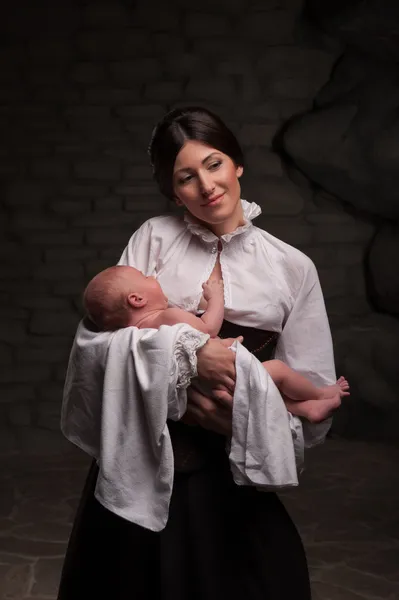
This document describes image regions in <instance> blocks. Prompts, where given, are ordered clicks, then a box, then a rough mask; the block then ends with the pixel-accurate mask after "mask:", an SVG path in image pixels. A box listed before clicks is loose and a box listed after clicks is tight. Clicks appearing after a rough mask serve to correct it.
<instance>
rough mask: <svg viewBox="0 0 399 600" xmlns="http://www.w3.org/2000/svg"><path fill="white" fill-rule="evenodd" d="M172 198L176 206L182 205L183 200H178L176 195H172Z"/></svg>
mask: <svg viewBox="0 0 399 600" xmlns="http://www.w3.org/2000/svg"><path fill="white" fill-rule="evenodd" d="M173 200H174V201H175V203H176V206H184V204H183V202H182V201H181V200H179V198H178V197H177V196H173Z"/></svg>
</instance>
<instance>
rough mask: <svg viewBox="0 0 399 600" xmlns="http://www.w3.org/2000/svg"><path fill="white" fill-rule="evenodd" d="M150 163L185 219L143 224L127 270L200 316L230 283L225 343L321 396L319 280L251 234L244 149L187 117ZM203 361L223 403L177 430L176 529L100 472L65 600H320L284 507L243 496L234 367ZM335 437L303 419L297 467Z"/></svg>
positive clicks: (193, 410)
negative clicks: (122, 495) (233, 466)
mask: <svg viewBox="0 0 399 600" xmlns="http://www.w3.org/2000/svg"><path fill="white" fill-rule="evenodd" d="M149 151H150V157H151V163H152V166H153V170H154V176H155V179H156V181H157V182H158V185H159V188H160V190H161V192H162V193H163V194H164V195H166V196H167V197H168V198H170V199H172V200H173V201H175V202H176V204H177V205H178V206H182V207H185V209H186V212H185V215H184V218H180V217H177V216H170V215H169V216H165V217H157V218H155V219H150V220H149V221H147V222H146V223H144V224H143V225H142V227H140V229H139V230H138V231H137V232H136V233H135V234H134V235H133V236H132V238H131V240H130V241H129V243H128V245H127V247H126V249H125V251H124V252H123V255H122V257H121V260H120V263H119V264H125V265H131V266H134V267H136V268H138V269H139V270H141V271H143V272H144V273H146V274H147V275H155V276H156V277H157V279H158V280H159V282H160V284H161V286H162V289H163V290H164V292H165V294H166V296H167V297H168V298H169V302H171V303H172V304H175V305H177V306H180V307H182V308H184V309H186V310H190V311H192V312H194V313H195V312H197V313H199V312H200V311H201V310H203V309H204V306H205V301H204V299H203V297H202V287H201V285H202V283H203V282H204V281H206V280H207V279H209V278H210V279H220V278H222V279H223V280H224V289H225V322H224V326H223V331H222V333H221V335H222V337H230V338H232V337H236V336H238V335H243V336H244V345H245V344H246V345H247V347H248V348H249V349H250V350H251V351H252V352H253V353H254V354H255V356H257V358H259V360H261V361H263V360H267V359H268V358H270V357H271V356H272V355H273V354H274V355H275V357H276V358H279V359H281V360H282V361H284V362H285V363H287V364H288V365H289V366H290V367H292V368H294V369H296V370H297V371H299V372H301V373H302V374H303V375H305V376H306V377H308V378H309V379H311V380H312V381H313V383H315V384H317V385H325V384H331V383H333V382H334V381H335V373H334V362H333V354H332V344H331V335H330V330H329V326H328V320H327V316H326V312H325V307H324V302H323V297H322V293H321V289H320V285H319V281H318V277H317V273H316V270H315V267H314V265H313V263H312V262H311V261H310V260H309V259H308V258H307V257H306V256H305V255H303V254H302V253H301V252H299V251H298V250H296V249H294V248H292V247H291V246H289V245H287V244H285V243H284V242H282V241H280V240H278V239H276V238H274V237H273V236H271V235H269V234H268V233H267V232H265V231H262V230H260V229H258V228H257V227H255V226H254V225H253V224H252V220H253V219H254V218H255V217H256V216H258V215H259V214H260V212H261V211H260V208H259V207H258V206H257V205H256V204H254V203H252V204H249V203H248V202H246V201H244V200H241V199H240V191H241V190H240V183H239V179H240V177H241V175H242V173H243V165H244V160H243V155H242V152H241V149H240V146H239V144H238V142H237V140H236V139H235V137H234V135H233V134H232V133H231V132H230V130H229V129H228V128H227V127H226V126H225V125H224V123H223V122H222V121H221V120H220V119H219V118H218V117H217V116H215V115H213V114H212V113H210V112H209V111H206V110H204V109H200V108H195V107H194V108H186V109H177V110H174V111H172V112H171V113H169V114H168V115H166V117H165V118H164V119H163V120H162V121H161V122H160V123H159V124H158V126H157V127H156V129H155V131H154V134H153V138H152V140H151V144H150V149H149ZM230 341H231V340H229V343H230ZM226 345H228V343H227V344H226ZM197 361H198V374H199V376H200V378H202V379H203V380H204V381H205V382H207V383H208V385H210V387H212V388H214V390H216V392H215V394H214V395H213V397H212V398H209V397H207V396H205V395H204V394H203V393H201V392H200V391H198V390H197V389H194V388H190V389H189V392H188V407H187V412H186V414H185V416H184V419H183V421H184V423H182V422H177V423H176V422H170V423H169V429H170V434H171V438H172V443H173V451H174V458H175V461H174V462H175V478H174V485H173V492H172V498H171V503H170V510H169V519H168V522H167V525H166V527H165V529H164V530H162V531H160V532H159V533H156V532H153V531H149V530H148V529H145V528H143V527H140V526H138V525H137V524H135V523H131V522H128V521H126V520H124V519H122V518H120V517H118V516H116V515H115V514H114V513H113V512H111V511H109V510H107V509H105V508H104V507H103V506H101V505H100V504H99V502H98V501H97V500H95V498H94V495H93V490H94V486H95V483H96V479H97V474H98V469H97V466H96V465H93V467H92V470H91V473H90V475H89V478H88V480H87V483H86V487H85V491H84V494H83V498H82V501H81V504H80V507H79V510H78V514H77V517H76V521H75V525H74V529H73V532H72V535H71V540H70V543H69V548H68V552H67V557H66V560H65V564H64V570H63V575H62V580H61V585H60V592H59V600H78V599H80V598H82V599H83V598H85V599H86V598H93V599H94V598H96V599H100V598H104V599H105V598H107V599H112V600H122V599H123V600H124V599H127V598H129V599H130V598H138V599H139V598H140V599H141V598H143V599H144V598H151V597H156V598H159V599H161V600H195V599H198V600H214V599H216V598H218V599H220V598H226V599H227V598H229V599H237V600H238V599H241V598H247V599H252V600H261V599H262V600H287V599H288V598H293V597H295V598H296V599H297V600H309V599H310V587H309V578H308V570H307V564H306V558H305V554H304V550H303V546H302V543H301V540H300V537H299V535H298V532H297V530H296V529H295V526H294V525H293V523H292V521H291V519H290V517H289V515H288V514H287V512H286V510H285V508H284V507H283V505H282V503H281V502H280V500H279V499H278V497H277V496H276V494H275V493H262V492H259V491H257V490H256V488H255V487H247V486H237V485H236V484H235V483H234V482H233V479H232V476H231V472H230V468H229V462H228V458H227V454H226V450H225V440H226V437H228V436H230V435H231V428H232V404H231V399H230V396H229V395H228V394H223V393H222V392H218V391H217V388H218V385H220V384H223V385H227V387H228V388H229V389H230V391H231V392H232V391H233V390H234V384H235V369H234V355H233V353H232V352H231V351H230V350H229V349H228V348H225V347H223V346H221V345H220V344H218V342H217V341H214V340H209V341H208V342H207V343H206V344H205V345H203V346H202V347H201V348H200V349H199V350H198V351H197ZM265 401H267V397H266V398H265ZM329 425H330V423H329V422H328V421H327V422H324V423H322V424H320V425H318V426H311V425H310V424H308V423H303V424H301V423H300V421H299V419H297V418H293V417H292V418H291V420H290V427H291V431H292V438H293V443H294V446H295V451H296V455H297V457H298V463H300V462H301V455H302V452H303V447H304V445H307V446H310V445H314V444H316V443H318V442H320V441H322V440H323V439H324V437H325V435H326V433H327V431H328V428H329Z"/></svg>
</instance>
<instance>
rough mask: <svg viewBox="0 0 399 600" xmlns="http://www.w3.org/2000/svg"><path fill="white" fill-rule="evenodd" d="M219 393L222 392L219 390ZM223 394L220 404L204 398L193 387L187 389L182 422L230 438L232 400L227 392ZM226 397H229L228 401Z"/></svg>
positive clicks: (217, 401)
mask: <svg viewBox="0 0 399 600" xmlns="http://www.w3.org/2000/svg"><path fill="white" fill-rule="evenodd" d="M216 393H217V392H215V394H216ZM220 393H223V392H222V391H221V390H220ZM224 394H225V395H224V398H223V401H222V402H220V401H219V400H213V399H212V398H208V397H207V396H204V395H203V394H202V393H201V392H199V391H198V390H196V389H195V388H193V387H189V388H188V390H187V411H186V413H185V415H184V417H183V418H182V421H183V422H184V423H186V424H187V425H200V426H201V427H204V429H209V430H210V431H214V432H215V433H219V434H221V435H225V436H226V437H231V427H232V419H233V399H232V397H231V395H229V394H228V393H227V392H225V393H224ZM228 397H230V400H229V399H228Z"/></svg>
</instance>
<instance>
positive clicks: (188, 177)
mask: <svg viewBox="0 0 399 600" xmlns="http://www.w3.org/2000/svg"><path fill="white" fill-rule="evenodd" d="M191 179H192V175H187V176H186V177H182V178H181V179H180V181H179V183H182V184H184V183H188V182H189V181H190V180H191Z"/></svg>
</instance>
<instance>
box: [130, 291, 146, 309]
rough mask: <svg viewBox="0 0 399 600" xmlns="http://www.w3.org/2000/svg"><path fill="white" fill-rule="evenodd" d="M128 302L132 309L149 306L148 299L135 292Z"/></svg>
mask: <svg viewBox="0 0 399 600" xmlns="http://www.w3.org/2000/svg"><path fill="white" fill-rule="evenodd" d="M127 301H128V303H129V305H130V306H131V307H132V308H143V306H145V305H146V304H147V298H144V296H143V295H142V294H137V293H136V292H133V293H132V294H129V295H128V297H127Z"/></svg>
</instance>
